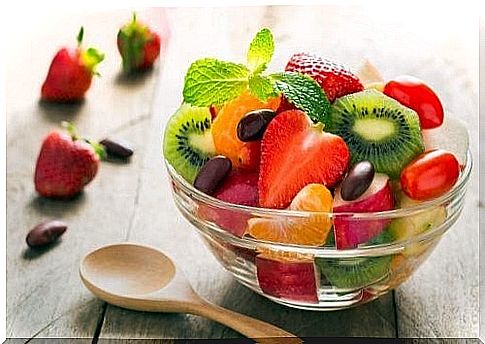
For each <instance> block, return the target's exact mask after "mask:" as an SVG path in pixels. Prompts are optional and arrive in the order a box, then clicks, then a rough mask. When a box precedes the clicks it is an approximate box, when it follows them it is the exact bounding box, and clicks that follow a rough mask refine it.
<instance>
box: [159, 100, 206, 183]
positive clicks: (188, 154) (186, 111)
mask: <svg viewBox="0 0 485 344" xmlns="http://www.w3.org/2000/svg"><path fill="white" fill-rule="evenodd" d="M163 155H164V156H165V159H167V161H168V162H169V163H170V165H172V167H173V168H174V169H175V170H176V171H177V172H178V173H179V174H180V175H181V176H182V177H184V178H185V179H186V180H187V181H188V182H190V183H193V182H194V179H195V177H196V176H197V173H198V172H199V170H200V169H201V168H202V166H203V165H204V164H205V163H206V162H207V161H208V160H209V159H210V158H211V157H213V156H214V155H215V148H214V142H213V141H212V134H211V114H210V111H209V108H206V107H196V106H191V105H189V104H182V105H181V106H180V108H179V109H178V110H177V111H176V112H175V113H174V114H173V116H172V117H171V118H170V120H169V121H168V123H167V127H166V128H165V136H164V139H163Z"/></svg>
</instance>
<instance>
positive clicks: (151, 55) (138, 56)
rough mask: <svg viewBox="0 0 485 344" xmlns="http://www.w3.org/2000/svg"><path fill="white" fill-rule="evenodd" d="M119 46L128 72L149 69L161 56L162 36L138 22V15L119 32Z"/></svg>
mask: <svg viewBox="0 0 485 344" xmlns="http://www.w3.org/2000/svg"><path fill="white" fill-rule="evenodd" d="M117 45H118V51H119V52H120V54H121V58H122V60H123V69H124V70H125V71H126V72H133V71H138V70H143V69H148V68H150V67H152V66H153V64H154V63H155V61H156V59H157V58H158V56H159V55H160V36H159V35H158V34H157V33H156V32H154V31H152V30H151V29H150V28H149V27H148V26H147V25H145V24H143V23H140V22H138V21H137V20H136V14H133V20H132V21H131V22H130V23H128V24H126V25H124V26H123V27H122V28H121V29H120V30H119V31H118V37H117Z"/></svg>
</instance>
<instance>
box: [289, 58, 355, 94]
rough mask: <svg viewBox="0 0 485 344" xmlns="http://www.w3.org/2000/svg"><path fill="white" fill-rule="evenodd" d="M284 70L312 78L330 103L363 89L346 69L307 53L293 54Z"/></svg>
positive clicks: (353, 75)
mask: <svg viewBox="0 0 485 344" xmlns="http://www.w3.org/2000/svg"><path fill="white" fill-rule="evenodd" d="M285 70H286V71H289V72H299V73H302V74H306V75H308V76H310V77H312V78H313V79H314V80H315V81H316V82H317V83H318V84H319V85H320V87H321V88H322V89H323V91H324V92H325V94H326V95H327V97H328V100H329V101H330V102H333V101H334V100H335V99H337V98H339V97H342V96H345V95H346V94H350V93H355V92H359V91H362V90H363V89H364V86H363V85H362V83H361V82H360V80H359V78H358V77H357V76H356V75H355V74H353V73H352V72H351V71H350V70H349V69H347V68H346V67H344V66H342V65H341V64H338V63H335V62H333V61H330V60H328V59H324V58H322V57H319V56H316V55H312V54H308V53H298V54H294V55H293V56H292V57H291V59H290V61H288V64H287V65H286V68H285Z"/></svg>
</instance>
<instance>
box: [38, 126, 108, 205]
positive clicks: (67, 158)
mask: <svg viewBox="0 0 485 344" xmlns="http://www.w3.org/2000/svg"><path fill="white" fill-rule="evenodd" d="M67 128H68V131H69V134H70V135H67V134H65V133H61V132H58V131H52V132H51V133H49V134H48V135H47V137H46V138H45V139H44V141H43V143H42V148H41V150H40V153H39V156H38V158H37V164H36V166H35V176H34V183H35V189H36V191H37V192H38V193H39V194H40V195H42V196H45V197H59V198H66V197H72V196H74V195H75V194H77V193H78V192H80V191H81V190H82V189H83V188H84V186H85V185H86V184H88V183H89V182H90V181H91V180H93V178H94V176H95V175H96V173H97V171H98V165H99V159H100V157H104V151H103V149H102V148H101V147H100V146H99V145H98V144H95V143H88V142H87V141H86V140H84V139H82V138H79V137H78V136H77V135H76V134H75V132H74V127H73V126H72V125H71V124H67Z"/></svg>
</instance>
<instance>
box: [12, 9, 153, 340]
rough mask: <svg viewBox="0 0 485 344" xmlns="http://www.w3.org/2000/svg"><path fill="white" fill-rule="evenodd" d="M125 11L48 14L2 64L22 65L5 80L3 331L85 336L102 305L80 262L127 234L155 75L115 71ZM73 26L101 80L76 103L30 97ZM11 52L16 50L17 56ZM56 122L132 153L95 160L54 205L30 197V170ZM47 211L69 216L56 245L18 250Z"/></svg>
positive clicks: (126, 17) (128, 14)
mask: <svg viewBox="0 0 485 344" xmlns="http://www.w3.org/2000/svg"><path fill="white" fill-rule="evenodd" d="M12 15H14V14H12ZM153 15H155V16H158V15H160V13H158V14H156V13H154V14H153ZM130 17H131V12H130V11H118V12H114V13H102V12H97V13H83V14H76V15H75V16H72V17H70V16H66V15H65V13H62V15H59V16H58V17H56V15H55V13H54V14H53V15H52V16H49V18H50V20H51V21H50V25H49V26H45V25H44V24H45V23H39V24H38V25H39V26H37V27H35V26H34V27H32V28H31V30H32V32H30V33H29V35H26V36H25V37H23V38H22V39H19V37H17V40H16V42H17V43H16V45H13V46H12V45H11V46H10V47H11V49H8V51H9V56H8V61H9V62H10V63H11V62H12V60H14V62H17V63H20V65H22V66H23V67H24V68H18V67H17V68H13V67H12V68H9V72H8V76H7V80H8V85H9V88H8V94H9V95H8V97H7V98H8V105H7V114H8V117H7V127H8V132H7V150H8V155H7V200H8V206H7V255H8V261H7V294H8V300H7V337H26V338H30V337H32V336H36V335H39V336H41V337H43V336H49V337H51V336H52V337H59V336H61V337H92V336H93V335H94V332H95V329H96V326H97V322H98V320H99V318H100V316H101V311H102V304H103V303H102V302H100V301H99V300H96V299H95V298H94V297H93V296H92V295H91V294H90V293H89V292H88V291H87V290H86V289H84V287H83V286H82V285H81V282H80V279H79V277H78V266H79V260H80V258H81V257H82V256H83V255H84V254H85V253H86V252H87V251H89V250H90V249H93V248H95V247H97V246H100V245H102V244H107V243H111V242H114V241H122V240H125V239H126V235H127V232H128V228H129V226H130V217H131V216H132V213H133V209H134V206H135V202H136V195H137V192H138V187H137V175H138V171H139V170H140V165H141V162H142V161H143V149H141V147H143V139H144V132H145V129H146V126H147V125H148V121H146V119H147V118H148V117H147V116H148V113H149V107H150V104H151V101H152V96H153V89H154V85H155V81H156V78H155V76H156V75H157V73H158V72H157V70H154V71H153V72H152V73H147V74H146V75H145V76H144V77H143V78H139V79H127V78H122V77H121V76H120V74H119V70H120V59H119V57H118V53H117V51H116V43H115V42H116V40H115V37H116V32H117V29H118V27H119V25H120V24H122V23H123V22H125V21H127V20H129V19H130ZM107 18H108V19H107ZM81 24H84V25H85V26H86V35H85V40H86V43H88V44H91V43H92V44H93V45H95V46H98V47H99V48H100V49H103V50H104V51H105V52H106V56H107V58H106V61H104V63H103V64H102V65H101V66H100V68H99V71H100V73H101V74H102V75H103V76H102V77H101V78H99V79H97V80H94V81H93V87H92V89H90V90H89V93H88V96H87V99H86V100H85V102H83V103H82V104H78V105H63V106H55V105H46V104H40V103H37V99H38V93H39V90H40V83H41V82H42V78H43V77H44V76H45V75H44V73H45V72H46V71H47V67H48V63H49V61H50V59H51V57H52V54H53V53H54V52H55V49H56V48H57V45H58V44H59V42H66V43H71V44H74V41H73V40H74V39H75V35H76V33H77V30H78V28H79V26H80V25H81ZM59 27H62V28H63V30H59ZM52 37H57V38H58V39H55V40H54V39H52ZM46 42H47V43H46ZM44 43H46V46H44ZM12 44H13V43H12ZM29 49H31V50H29ZM19 52H24V53H23V55H22V54H20V56H17V55H16V54H17V53H19ZM33 54H35V56H34V55H33ZM15 60H16V61H15ZM29 61H30V62H31V61H38V62H36V63H29ZM39 71H41V72H39ZM29 99H30V100H31V101H29ZM63 119H66V120H71V121H72V122H74V123H75V125H76V126H77V127H78V129H79V132H80V133H85V134H89V135H90V136H91V137H94V138H101V137H103V136H105V135H119V136H123V137H126V138H127V139H129V140H130V141H132V142H133V144H134V146H135V148H138V149H137V154H135V156H134V157H133V159H132V161H131V163H129V164H116V163H109V162H103V163H102V164H101V167H100V171H99V174H98V176H97V177H96V178H95V180H94V181H93V182H92V183H91V184H90V185H89V186H88V187H87V189H86V190H85V192H84V193H82V194H81V195H80V196H79V197H77V198H75V199H73V200H71V201H53V200H47V199H43V198H40V197H38V196H37V195H36V193H35V191H34V187H33V182H32V178H33V176H32V173H33V168H34V166H35V159H36V157H37V154H38V150H39V148H40V142H41V140H42V137H43V136H45V135H46V134H47V132H48V131H49V130H51V129H54V128H56V127H59V125H58V123H59V122H60V121H61V120H63ZM48 217H59V218H62V219H64V220H65V221H66V222H68V224H69V229H68V231H67V232H66V234H65V235H64V237H63V238H62V241H61V242H59V243H58V244H57V245H55V247H53V248H52V249H51V250H48V251H46V252H33V251H30V250H27V249H26V244H25V235H26V233H27V231H28V230H29V229H30V228H31V227H32V226H33V225H35V224H36V223H38V222H39V221H41V220H43V219H45V218H48Z"/></svg>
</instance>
